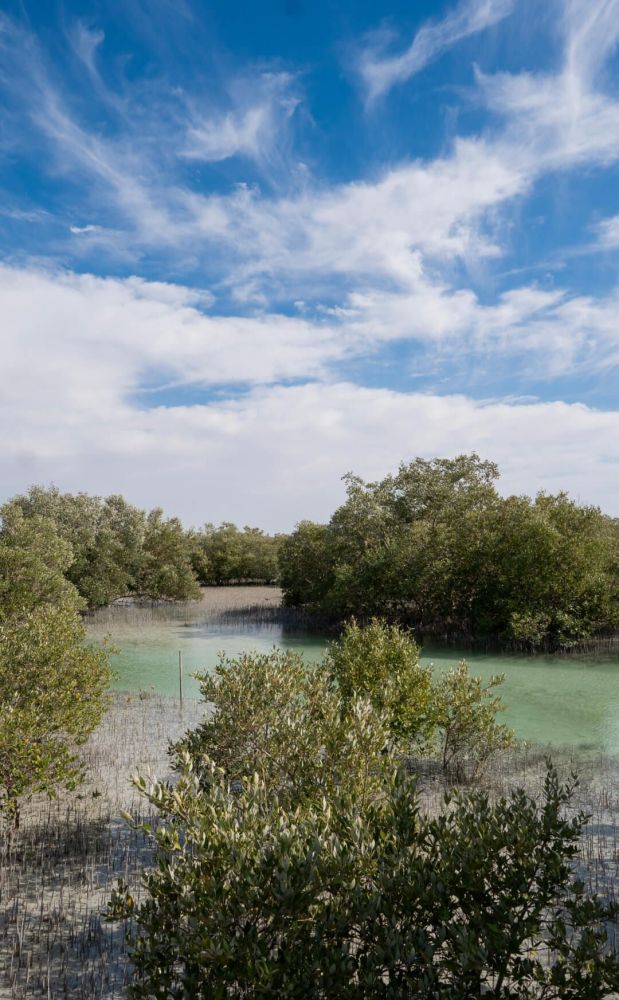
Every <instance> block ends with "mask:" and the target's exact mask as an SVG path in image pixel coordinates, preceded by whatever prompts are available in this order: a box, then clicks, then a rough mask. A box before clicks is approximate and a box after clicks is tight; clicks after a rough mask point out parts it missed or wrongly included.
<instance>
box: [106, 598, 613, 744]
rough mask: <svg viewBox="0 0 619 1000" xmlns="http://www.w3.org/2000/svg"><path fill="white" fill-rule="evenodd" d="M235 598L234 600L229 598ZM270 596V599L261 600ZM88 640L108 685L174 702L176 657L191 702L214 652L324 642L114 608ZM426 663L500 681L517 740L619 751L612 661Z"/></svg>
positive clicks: (314, 653)
mask: <svg viewBox="0 0 619 1000" xmlns="http://www.w3.org/2000/svg"><path fill="white" fill-rule="evenodd" d="M241 598H242V595H241V594H237V600H238V599H241ZM267 599H268V598H267ZM89 633H90V635H91V637H92V638H93V639H94V640H95V641H99V640H101V639H102V638H103V637H104V636H105V635H106V634H107V635H110V636H111V639H112V641H113V643H114V645H115V646H116V647H117V648H118V649H119V650H120V652H119V655H118V656H116V657H115V658H114V660H113V661H112V662H113V666H114V669H115V670H116V672H117V677H116V679H115V681H114V687H115V688H117V689H121V690H125V691H140V690H144V691H154V692H157V693H159V694H165V695H172V696H174V697H177V696H178V652H179V650H180V651H181V652H182V654H183V675H184V676H183V680H184V683H183V691H184V696H185V697H186V698H196V697H199V686H198V682H197V681H196V680H195V679H194V678H193V677H192V676H191V675H192V674H193V673H194V672H195V671H202V672H204V671H208V670H211V669H212V668H213V667H214V665H215V663H216V662H217V658H218V653H219V652H220V651H221V652H225V653H226V654H227V655H228V656H235V655H237V654H238V653H241V652H243V651H246V650H253V649H255V650H259V651H261V652H265V651H268V650H269V649H271V648H272V647H273V646H275V645H276V646H280V647H283V648H285V649H294V650H297V651H299V652H301V653H303V654H304V655H305V656H306V658H307V659H308V660H310V661H314V662H315V661H317V660H319V659H320V657H321V655H322V652H323V650H324V647H325V645H326V640H325V639H323V638H321V637H318V636H316V635H310V634H307V633H300V632H289V631H287V630H285V629H284V628H283V627H282V626H281V625H271V624H255V623H252V622H251V621H248V620H240V621H239V622H235V623H233V624H221V623H217V622H216V621H214V620H213V615H212V614H209V613H208V612H207V610H206V609H205V606H204V605H200V604H195V605H189V606H184V607H180V606H179V607H165V608H161V607H155V608H134V607H113V608H107V609H105V610H104V611H102V612H98V613H97V614H96V615H95V616H94V618H93V620H92V621H91V623H90V625H89ZM423 659H424V661H425V662H433V663H434V665H435V669H436V670H437V672H439V671H443V670H446V669H448V668H449V667H450V666H453V665H454V664H455V663H457V662H458V660H460V659H466V660H468V662H469V663H470V664H471V667H472V669H473V671H474V673H476V674H480V675H481V676H482V677H484V678H488V677H490V676H491V675H492V674H505V678H506V679H505V684H504V685H503V687H502V689H501V690H502V697H503V700H504V702H505V704H506V706H507V710H506V712H505V713H504V714H503V720H504V721H505V722H506V723H507V724H508V725H509V726H511V727H512V728H513V729H514V730H515V732H516V735H517V736H518V737H519V738H520V739H523V740H528V741H531V742H533V743H541V744H548V745H551V746H572V747H578V748H580V749H597V748H600V749H604V750H607V751H609V752H619V659H605V660H591V659H588V660H585V659H581V658H579V659H568V658H565V657H561V658H558V657H557V658H555V657H549V656H548V657H541V656H540V657H519V656H507V655H497V654H478V653H470V652H464V651H463V650H458V649H451V648H450V649H440V648H427V649H426V650H424V656H423Z"/></svg>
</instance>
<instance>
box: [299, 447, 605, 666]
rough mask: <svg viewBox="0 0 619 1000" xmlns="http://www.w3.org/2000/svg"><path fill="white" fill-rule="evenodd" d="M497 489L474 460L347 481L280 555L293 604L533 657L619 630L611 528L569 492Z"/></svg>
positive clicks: (488, 467)
mask: <svg viewBox="0 0 619 1000" xmlns="http://www.w3.org/2000/svg"><path fill="white" fill-rule="evenodd" d="M497 480H498V469H497V467H496V465H494V464H493V463H492V462H485V461H482V460H481V459H480V458H479V457H478V456H477V455H475V454H472V455H461V456H459V457H458V458H455V459H434V460H432V461H427V460H425V459H416V460H415V461H413V462H411V463H409V464H408V465H402V466H400V468H399V470H398V472H397V473H396V474H395V475H392V476H387V477H386V478H385V479H383V480H381V481H380V482H374V483H365V482H363V480H361V479H359V478H358V477H356V476H353V475H348V476H346V477H345V482H346V491H347V499H346V501H345V503H344V504H343V505H342V506H341V507H339V508H338V509H337V510H336V511H335V513H334V514H333V516H332V518H331V520H330V521H329V523H328V524H327V525H316V524H312V523H310V522H307V521H304V522H301V524H299V526H298V527H297V529H296V530H295V531H294V532H293V534H292V535H291V536H290V537H289V538H288V539H287V540H286V541H285V542H284V544H283V545H282V548H281V553H280V564H281V580H282V586H283V589H284V597H285V600H286V602H287V603H289V604H292V605H305V606H307V607H309V608H312V609H315V610H317V611H320V612H321V613H322V614H327V615H331V616H332V617H333V618H335V619H340V620H343V619H346V618H348V617H349V616H351V615H356V616H357V617H359V618H360V619H367V618H368V617H369V616H372V615H381V616H386V617H387V618H391V619H393V620H399V621H405V622H408V623H409V624H411V625H413V626H414V627H415V628H416V629H417V630H418V632H419V633H420V634H422V635H432V634H434V635H439V636H453V637H455V638H486V637H488V638H500V639H503V640H508V641H517V642H521V643H524V644H526V645H528V646H530V647H531V648H537V647H545V648H556V647H558V646H561V645H564V644H566V643H570V642H573V641H575V640H578V639H580V638H586V637H590V636H595V635H600V634H606V633H609V632H611V631H613V630H614V629H616V628H617V626H618V625H619V532H618V531H617V524H616V522H614V521H613V520H612V519H610V518H608V517H606V516H605V515H604V514H602V512H601V511H600V510H599V509H598V508H596V507H590V506H582V505H579V504H577V503H576V502H575V501H573V500H571V499H570V498H569V497H568V496H567V494H565V493H559V494H557V495H554V496H551V495H548V494H544V493H541V494H539V495H538V496H537V497H536V498H535V499H534V500H531V499H529V498H528V497H516V496H510V497H507V498H504V497H502V496H501V495H500V494H499V492H498V490H497V486H496V483H497Z"/></svg>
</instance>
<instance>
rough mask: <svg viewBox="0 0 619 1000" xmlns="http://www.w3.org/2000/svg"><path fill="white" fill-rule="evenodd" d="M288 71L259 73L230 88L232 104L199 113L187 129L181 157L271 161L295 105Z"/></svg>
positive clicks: (283, 138) (279, 144) (281, 142)
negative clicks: (237, 157) (233, 104)
mask: <svg viewBox="0 0 619 1000" xmlns="http://www.w3.org/2000/svg"><path fill="white" fill-rule="evenodd" d="M292 84H293V80H292V77H291V76H290V74H288V73H262V74H260V76H259V77H258V78H257V79H253V80H251V82H250V83H248V82H247V81H242V82H241V81H237V82H236V85H235V86H233V87H231V90H232V98H233V102H234V103H235V105H236V107H235V108H234V109H233V110H231V111H227V112H224V113H217V112H216V113H212V114H209V115H207V116H204V115H203V116H201V117H200V118H198V119H197V120H196V121H194V123H193V124H192V125H191V126H190V127H189V128H188V130H187V143H186V146H185V148H184V149H183V150H182V151H181V154H180V155H181V156H182V157H185V158H187V159H193V160H203V161H205V162H207V163H209V162H210V163H212V162H217V161H221V160H227V159H229V158H230V157H232V156H246V157H248V158H249V159H252V160H255V161H256V162H257V163H258V164H261V165H264V164H265V163H270V162H272V160H273V158H274V156H275V155H276V154H277V152H278V149H280V148H281V146H282V145H283V144H284V141H285V131H286V127H287V124H288V121H289V119H290V118H291V117H292V115H293V113H294V111H295V108H296V107H297V106H298V104H299V98H298V97H296V96H295V95H294V93H293V91H292Z"/></svg>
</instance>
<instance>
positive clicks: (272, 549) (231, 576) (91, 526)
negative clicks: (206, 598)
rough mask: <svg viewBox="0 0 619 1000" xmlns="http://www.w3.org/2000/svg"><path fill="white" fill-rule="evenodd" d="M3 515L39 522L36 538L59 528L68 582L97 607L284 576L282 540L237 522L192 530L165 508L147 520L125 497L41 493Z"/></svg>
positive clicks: (180, 597)
mask: <svg viewBox="0 0 619 1000" xmlns="http://www.w3.org/2000/svg"><path fill="white" fill-rule="evenodd" d="M0 514H1V516H2V518H3V520H4V522H5V523H8V522H10V521H16V520H18V519H19V518H21V519H23V520H24V521H28V522H32V527H31V531H33V532H35V531H36V530H37V525H39V524H40V521H41V519H43V520H44V521H45V522H46V523H47V524H50V523H51V524H52V525H53V526H54V528H55V530H56V532H57V534H58V536H59V538H60V540H61V541H62V542H64V543H66V545H67V546H68V550H67V551H68V552H69V558H68V559H67V565H66V568H65V575H66V579H67V581H68V582H69V583H72V584H74V586H75V587H76V588H77V590H78V592H79V594H80V595H81V597H82V598H83V599H84V602H85V606H86V607H89V608H96V607H101V606H103V605H106V604H110V603H111V602H112V601H114V600H116V599H117V598H119V597H127V596H131V595H134V596H136V597H145V598H149V599H151V600H177V601H189V600H196V599H197V598H199V597H200V590H199V585H200V584H216V585H218V586H219V585H222V584H227V583H238V582H239V581H245V582H247V581H250V582H252V583H260V582H263V583H272V582H273V581H275V580H276V579H277V578H278V575H279V564H278V552H279V547H280V544H281V537H282V536H278V535H274V536H273V535H267V534H265V533H264V532H263V531H261V530H260V529H259V528H248V527H246V528H244V529H243V530H242V531H239V529H238V528H237V527H235V525H234V524H229V523H225V524H222V525H221V526H220V527H219V528H216V527H214V526H213V525H212V524H207V525H205V527H204V528H203V529H202V530H200V531H195V530H189V531H185V529H184V528H183V525H182V524H181V522H180V521H179V519H178V518H176V517H171V518H166V517H164V515H163V511H162V510H161V509H160V508H155V509H154V510H152V511H150V512H149V513H147V512H145V511H143V510H140V509H139V508H137V507H133V506H132V505H131V504H129V503H128V502H127V501H126V500H125V499H124V497H122V496H109V497H106V498H105V499H103V498H101V497H93V496H89V495H88V494H86V493H77V494H72V493H61V492H60V490H58V489H57V488H56V487H54V486H52V487H49V488H45V487H42V486H33V487H32V488H31V489H30V490H29V492H28V493H27V494H24V495H23V496H17V497H14V498H13V499H12V500H11V501H10V502H9V503H8V504H6V505H5V506H4V507H3V508H1V510H0Z"/></svg>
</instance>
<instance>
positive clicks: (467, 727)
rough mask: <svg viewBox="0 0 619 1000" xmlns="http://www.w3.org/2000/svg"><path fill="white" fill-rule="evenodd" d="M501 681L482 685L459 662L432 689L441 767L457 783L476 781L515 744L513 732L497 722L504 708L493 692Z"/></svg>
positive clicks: (463, 664)
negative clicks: (494, 758) (500, 754)
mask: <svg viewBox="0 0 619 1000" xmlns="http://www.w3.org/2000/svg"><path fill="white" fill-rule="evenodd" d="M503 680H504V678H503V677H502V676H500V677H491V678H490V680H489V681H488V682H487V683H486V684H484V683H483V681H482V679H481V677H472V676H471V673H470V670H469V667H468V664H466V663H465V662H461V663H459V664H458V666H457V667H456V668H455V669H453V670H449V671H448V672H447V674H445V675H444V676H443V677H441V678H440V680H439V681H438V683H437V684H436V685H435V686H434V689H433V699H432V704H433V708H434V718H435V720H436V728H437V731H438V734H439V739H438V750H439V754H440V760H441V764H442V767H443V770H444V771H445V773H446V774H450V775H452V776H453V777H454V778H456V780H458V781H462V780H463V779H464V778H468V780H473V779H475V778H477V777H479V775H480V774H481V773H482V771H483V770H484V769H485V768H486V767H487V765H488V763H489V762H490V760H491V759H492V758H493V757H496V755H497V754H499V753H502V752H503V751H505V750H508V749H509V748H510V747H512V746H513V745H514V743H515V738H514V733H513V732H512V730H511V729H509V728H508V727H507V726H505V725H502V724H501V723H500V722H498V721H497V715H498V713H500V712H502V711H504V709H505V706H504V704H503V702H502V700H501V698H500V696H499V695H497V694H496V693H495V689H496V688H497V687H498V686H499V685H500V684H502V683H503Z"/></svg>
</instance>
